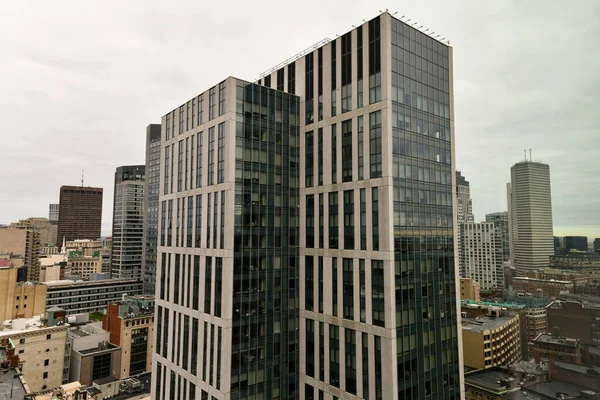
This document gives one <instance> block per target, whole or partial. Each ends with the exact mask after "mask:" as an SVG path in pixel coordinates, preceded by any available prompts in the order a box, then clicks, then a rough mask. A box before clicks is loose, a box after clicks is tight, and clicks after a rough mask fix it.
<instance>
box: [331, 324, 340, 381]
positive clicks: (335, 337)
mask: <svg viewBox="0 0 600 400" xmlns="http://www.w3.org/2000/svg"><path fill="white" fill-rule="evenodd" d="M339 329H340V328H339V327H337V326H335V325H329V383H330V384H331V385H332V386H335V387H337V388H339V387H340V334H339Z"/></svg>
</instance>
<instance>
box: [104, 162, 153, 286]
mask: <svg viewBox="0 0 600 400" xmlns="http://www.w3.org/2000/svg"><path fill="white" fill-rule="evenodd" d="M145 168H146V167H145V166H144V165H127V166H123V167H119V168H117V172H115V198H114V206H113V228H112V250H111V257H110V260H111V261H110V262H111V266H110V273H111V277H112V278H135V279H140V280H141V279H142V253H143V249H144V179H145Z"/></svg>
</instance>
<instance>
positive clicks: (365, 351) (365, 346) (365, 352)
mask: <svg viewBox="0 0 600 400" xmlns="http://www.w3.org/2000/svg"><path fill="white" fill-rule="evenodd" d="M362 359H363V363H362V374H363V398H364V399H365V400H368V399H369V362H368V360H369V334H368V333H364V332H363V333H362Z"/></svg>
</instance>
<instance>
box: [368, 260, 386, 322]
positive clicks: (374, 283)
mask: <svg viewBox="0 0 600 400" xmlns="http://www.w3.org/2000/svg"><path fill="white" fill-rule="evenodd" d="M383 276H384V275H383V261H382V260H371V291H372V294H373V304H372V312H373V325H377V326H385V312H384V307H385V306H384V279H383Z"/></svg>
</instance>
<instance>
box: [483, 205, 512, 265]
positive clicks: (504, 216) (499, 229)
mask: <svg viewBox="0 0 600 400" xmlns="http://www.w3.org/2000/svg"><path fill="white" fill-rule="evenodd" d="M485 222H493V223H494V231H495V235H496V242H499V243H500V248H501V250H502V261H510V244H509V241H510V237H509V235H508V229H509V227H508V225H509V224H508V211H502V212H495V213H490V214H486V215H485Z"/></svg>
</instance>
